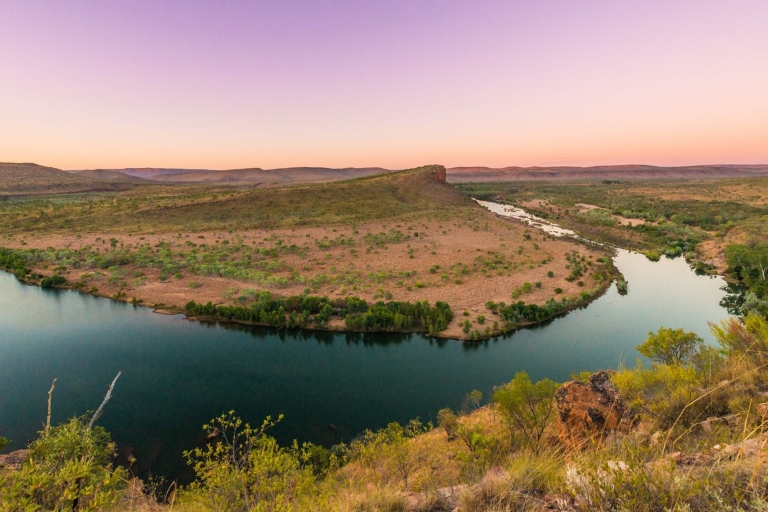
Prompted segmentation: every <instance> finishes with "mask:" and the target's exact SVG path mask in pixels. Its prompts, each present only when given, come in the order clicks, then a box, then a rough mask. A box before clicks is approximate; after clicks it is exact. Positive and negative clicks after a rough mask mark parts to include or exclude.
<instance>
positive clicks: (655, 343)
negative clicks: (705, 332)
mask: <svg viewBox="0 0 768 512" xmlns="http://www.w3.org/2000/svg"><path fill="white" fill-rule="evenodd" d="M702 343H704V340H703V339H702V338H701V337H700V336H699V335H697V334H696V333H695V332H685V331H684V330H683V329H669V328H666V327H661V328H660V329H659V330H658V331H657V332H655V333H653V332H649V333H648V338H646V340H645V341H644V342H643V344H642V345H638V346H637V351H638V352H640V353H641V354H643V355H644V356H645V357H647V358H649V359H651V360H652V361H655V362H657V363H662V364H670V365H674V364H687V363H690V362H691V358H692V357H693V356H694V355H695V354H696V352H697V351H698V349H699V347H700V346H701V344H702Z"/></svg>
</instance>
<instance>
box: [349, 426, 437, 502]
mask: <svg viewBox="0 0 768 512" xmlns="http://www.w3.org/2000/svg"><path fill="white" fill-rule="evenodd" d="M430 428H431V427H430V426H424V425H423V424H422V423H421V422H419V421H418V420H411V421H410V422H409V423H408V424H407V425H406V426H402V425H400V424H399V423H390V424H389V425H387V427H386V428H383V429H381V430H379V431H376V432H372V431H370V430H367V431H366V432H365V433H364V434H363V436H362V437H361V438H360V439H357V440H355V441H353V442H352V443H351V444H350V446H349V449H348V453H347V458H348V460H352V461H357V462H359V463H360V464H362V465H363V466H364V467H367V468H369V469H373V470H374V471H376V472H377V473H378V474H379V476H380V478H382V479H384V480H385V481H386V480H389V479H391V478H392V477H395V478H398V479H399V480H400V481H402V483H403V486H404V488H405V490H408V489H409V484H410V477H411V475H412V474H413V472H414V470H415V469H416V468H418V467H419V465H420V464H421V463H422V462H423V460H424V457H425V453H424V452H423V451H422V450H421V449H420V448H419V447H418V446H416V445H415V444H414V443H412V442H410V441H411V439H412V438H414V437H417V436H419V435H421V434H424V433H426V432H427V431H429V430H430Z"/></svg>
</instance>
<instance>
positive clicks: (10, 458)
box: [0, 450, 29, 469]
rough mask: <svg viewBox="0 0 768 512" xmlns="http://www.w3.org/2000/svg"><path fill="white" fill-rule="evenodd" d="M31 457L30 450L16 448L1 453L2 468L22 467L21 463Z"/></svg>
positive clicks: (0, 464)
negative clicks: (4, 453)
mask: <svg viewBox="0 0 768 512" xmlns="http://www.w3.org/2000/svg"><path fill="white" fill-rule="evenodd" d="M28 458H29V450H16V451H15V452H11V453H8V454H6V455H0V468H1V467H4V468H8V469H21V465H22V464H24V462H26V460H27V459H28Z"/></svg>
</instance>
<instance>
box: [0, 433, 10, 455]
mask: <svg viewBox="0 0 768 512" xmlns="http://www.w3.org/2000/svg"><path fill="white" fill-rule="evenodd" d="M9 444H10V441H9V440H7V439H6V438H4V437H1V436H0V452H1V451H3V450H4V449H5V447H6V446H8V445H9Z"/></svg>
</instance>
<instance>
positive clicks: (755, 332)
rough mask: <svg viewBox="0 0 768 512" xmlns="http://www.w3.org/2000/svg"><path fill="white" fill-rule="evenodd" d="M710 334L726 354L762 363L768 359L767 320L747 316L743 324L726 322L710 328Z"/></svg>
mask: <svg viewBox="0 0 768 512" xmlns="http://www.w3.org/2000/svg"><path fill="white" fill-rule="evenodd" d="M712 334H713V335H714V336H715V339H717V341H718V343H720V345H722V346H723V348H724V349H725V351H726V353H727V354H728V355H731V356H734V355H735V356H742V357H746V358H749V359H753V360H758V361H763V360H764V359H766V358H768V320H766V318H765V317H762V316H760V315H747V316H745V317H744V322H743V323H741V322H738V321H735V320H734V321H726V322H723V323H721V324H720V325H713V326H712Z"/></svg>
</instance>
